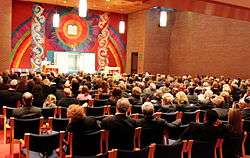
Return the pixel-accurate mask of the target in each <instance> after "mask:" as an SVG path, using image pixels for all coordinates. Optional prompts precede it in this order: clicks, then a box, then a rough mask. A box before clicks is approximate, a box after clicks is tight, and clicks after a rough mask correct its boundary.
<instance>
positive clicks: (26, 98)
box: [22, 92, 33, 107]
mask: <svg viewBox="0 0 250 158" xmlns="http://www.w3.org/2000/svg"><path fill="white" fill-rule="evenodd" d="M32 101H33V95H32V94H31V93H30V92H25V93H24V94H23V96H22V102H23V106H25V107H29V106H32Z"/></svg>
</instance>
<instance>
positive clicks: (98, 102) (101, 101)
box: [94, 99, 108, 107]
mask: <svg viewBox="0 0 250 158" xmlns="http://www.w3.org/2000/svg"><path fill="white" fill-rule="evenodd" d="M107 101H108V99H95V100H94V107H100V106H104V105H106V103H107Z"/></svg>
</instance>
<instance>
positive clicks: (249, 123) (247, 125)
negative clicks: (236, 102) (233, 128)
mask: <svg viewBox="0 0 250 158" xmlns="http://www.w3.org/2000/svg"><path fill="white" fill-rule="evenodd" d="M243 130H244V131H247V132H248V133H249V132H250V120H243Z"/></svg>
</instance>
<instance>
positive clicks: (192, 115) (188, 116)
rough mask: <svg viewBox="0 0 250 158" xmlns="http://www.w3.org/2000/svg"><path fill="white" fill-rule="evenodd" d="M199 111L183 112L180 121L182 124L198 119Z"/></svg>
mask: <svg viewBox="0 0 250 158" xmlns="http://www.w3.org/2000/svg"><path fill="white" fill-rule="evenodd" d="M198 112H199V111H194V112H183V113H182V117H181V122H182V124H183V125H186V124H189V123H191V122H196V120H198V117H199V114H198Z"/></svg>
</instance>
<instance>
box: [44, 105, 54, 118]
mask: <svg viewBox="0 0 250 158" xmlns="http://www.w3.org/2000/svg"><path fill="white" fill-rule="evenodd" d="M41 110H42V116H43V117H44V118H45V119H47V118H49V117H54V114H55V110H56V108H42V109H41Z"/></svg>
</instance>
